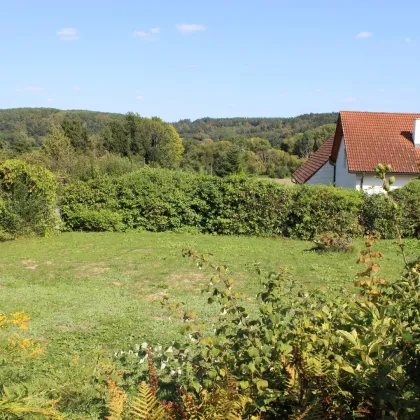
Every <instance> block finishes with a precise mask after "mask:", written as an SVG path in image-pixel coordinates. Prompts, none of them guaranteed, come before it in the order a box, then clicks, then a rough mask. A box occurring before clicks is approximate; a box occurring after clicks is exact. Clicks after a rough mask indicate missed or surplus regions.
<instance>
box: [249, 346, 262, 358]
mask: <svg viewBox="0 0 420 420" xmlns="http://www.w3.org/2000/svg"><path fill="white" fill-rule="evenodd" d="M259 354H260V352H259V351H258V349H257V348H256V347H251V348H249V349H248V355H249V357H251V358H255V357H257V356H258V355H259Z"/></svg>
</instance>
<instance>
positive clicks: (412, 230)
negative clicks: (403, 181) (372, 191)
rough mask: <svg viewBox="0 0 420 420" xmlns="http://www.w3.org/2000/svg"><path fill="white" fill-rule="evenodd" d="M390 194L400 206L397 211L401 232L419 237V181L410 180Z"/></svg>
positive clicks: (408, 235)
mask: <svg viewBox="0 0 420 420" xmlns="http://www.w3.org/2000/svg"><path fill="white" fill-rule="evenodd" d="M390 195H391V197H392V198H393V199H394V200H395V201H396V202H397V203H398V204H399V207H400V210H397V213H398V217H400V218H401V221H400V224H401V231H402V234H403V235H404V236H406V237H413V238H420V181H419V180H415V181H411V182H409V183H408V184H407V185H405V186H404V188H398V189H395V190H393V191H391V192H390Z"/></svg>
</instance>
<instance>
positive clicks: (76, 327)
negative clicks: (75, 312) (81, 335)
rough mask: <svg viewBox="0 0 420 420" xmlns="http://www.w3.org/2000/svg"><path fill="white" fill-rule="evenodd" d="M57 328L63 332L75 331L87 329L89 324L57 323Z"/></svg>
mask: <svg viewBox="0 0 420 420" xmlns="http://www.w3.org/2000/svg"><path fill="white" fill-rule="evenodd" d="M57 328H58V329H59V330H60V331H63V332H76V331H88V330H90V328H89V325H87V324H79V325H57Z"/></svg>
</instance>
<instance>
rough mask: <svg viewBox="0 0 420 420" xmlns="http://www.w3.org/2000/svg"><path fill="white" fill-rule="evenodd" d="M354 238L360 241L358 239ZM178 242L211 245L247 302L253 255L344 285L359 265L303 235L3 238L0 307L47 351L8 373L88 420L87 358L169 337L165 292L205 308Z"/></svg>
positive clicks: (392, 270)
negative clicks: (18, 316)
mask: <svg viewBox="0 0 420 420" xmlns="http://www.w3.org/2000/svg"><path fill="white" fill-rule="evenodd" d="M355 245H356V247H359V248H360V247H362V242H356V243H355ZM186 247H188V248H193V249H195V250H196V251H199V252H208V253H211V254H213V256H212V257H211V258H212V260H213V261H215V262H217V263H219V264H225V265H227V266H228V267H229V270H230V272H231V274H232V277H233V278H234V279H235V280H236V283H237V287H238V289H240V290H241V291H242V292H243V293H244V299H245V301H246V304H248V305H253V302H254V298H255V295H256V293H257V291H258V290H259V288H260V282H261V279H259V278H258V276H257V275H256V274H255V270H254V269H253V265H254V264H255V263H259V264H260V266H261V268H262V269H263V271H265V272H267V271H271V270H274V271H276V270H278V269H279V267H287V268H288V271H289V272H290V275H291V276H292V277H294V278H295V279H296V280H297V281H299V282H300V283H302V284H304V285H306V286H307V287H308V288H324V287H326V286H334V287H336V288H339V287H340V286H344V287H346V288H351V287H352V283H353V279H354V276H355V273H356V272H357V271H358V269H360V267H358V266H357V264H356V259H357V253H350V254H342V253H317V252H314V251H310V249H311V248H312V244H311V243H310V242H304V241H298V240H290V239H273V238H249V237H226V236H225V237H222V236H205V235H190V234H175V233H150V232H139V233H91V234H88V233H66V234H62V235H59V236H56V237H54V238H50V239H20V240H17V241H14V242H8V243H3V244H1V245H0V250H1V251H0V293H1V294H0V310H1V311H2V312H4V313H9V312H16V311H25V312H27V313H28V314H30V316H31V319H32V321H31V324H30V327H31V333H32V334H33V335H34V336H35V337H37V338H38V339H39V340H40V341H41V342H42V343H44V344H45V345H46V349H47V350H46V354H45V356H44V357H43V359H42V360H41V362H39V363H38V364H36V365H35V366H34V367H31V369H33V370H32V371H31V372H28V371H25V370H23V371H21V372H20V371H19V372H18V373H16V375H20V376H19V377H20V380H21V382H22V383H26V385H27V386H28V388H29V389H30V390H31V391H39V390H40V389H46V388H47V389H52V388H54V389H55V392H56V394H57V395H63V394H64V395H65V397H64V399H66V398H67V399H68V401H70V402H69V404H73V405H74V408H72V410H74V411H75V412H77V411H79V415H80V413H85V414H84V418H88V414H87V413H88V412H89V411H91V412H92V414H91V416H90V418H96V417H95V416H96V414H95V413H94V408H92V407H89V404H88V403H87V394H88V391H87V389H88V388H89V383H88V382H89V378H90V377H91V375H92V372H93V368H94V359H97V358H98V357H104V356H106V355H111V354H112V353H113V352H114V351H115V350H120V349H128V348H131V347H132V346H133V345H134V344H136V343H142V342H144V341H147V342H152V343H164V342H168V341H170V340H171V339H172V338H173V337H175V335H176V334H177V333H178V326H177V325H176V323H175V324H174V322H173V321H170V320H169V319H168V316H167V314H165V313H164V312H163V311H162V309H161V308H160V305H159V300H160V298H161V297H162V296H163V295H164V294H169V295H170V296H172V297H173V298H174V299H176V300H181V301H184V302H185V303H186V304H187V306H188V307H189V308H191V310H194V311H196V312H197V313H198V314H199V316H201V317H211V316H212V314H213V313H214V310H213V309H212V308H211V307H208V306H207V305H205V302H206V297H205V295H203V294H202V293H201V289H202V288H203V286H204V285H205V284H206V282H207V281H208V279H209V277H210V276H211V272H210V271H206V270H204V271H199V270H198V269H197V268H196V267H195V266H194V264H193V263H192V262H191V261H188V260H185V259H184V258H182V256H181V253H182V249H183V248H186ZM377 249H378V251H382V252H384V253H385V258H384V259H383V261H382V262H381V265H382V270H383V275H384V276H385V277H386V278H388V279H390V280H391V279H393V278H395V277H396V276H398V275H399V274H400V273H401V271H402V258H401V256H400V255H399V254H398V252H397V247H396V245H395V244H394V242H392V241H381V242H380V243H378V246H377ZM419 250H420V244H419V242H418V241H416V240H411V241H407V252H408V254H409V256H410V257H415V256H418V254H419ZM75 360H76V361H75ZM9 369H11V368H10V367H9ZM9 369H8V370H7V371H8V372H9V373H10V371H9ZM4 372H5V371H4V370H3V374H4ZM0 375H1V373H0ZM17 377H18V376H17ZM0 379H1V378H0ZM83 382H84V385H82V383H83ZM82 417H83V416H82Z"/></svg>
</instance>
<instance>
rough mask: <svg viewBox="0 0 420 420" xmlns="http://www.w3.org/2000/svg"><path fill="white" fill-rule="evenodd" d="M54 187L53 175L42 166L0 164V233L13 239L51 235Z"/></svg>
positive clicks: (13, 161) (14, 162)
mask: <svg viewBox="0 0 420 420" xmlns="http://www.w3.org/2000/svg"><path fill="white" fill-rule="evenodd" d="M56 188H57V184H56V181H55V178H54V175H53V174H52V173H51V172H49V171H48V170H46V169H44V168H42V167H39V166H33V165H29V164H27V163H25V162H23V161H19V160H7V161H5V162H3V163H0V230H3V231H4V232H7V233H9V234H11V235H13V236H16V235H27V234H36V235H41V236H45V235H47V234H50V233H52V232H54V231H55V228H56V224H57V217H56V213H55V210H56Z"/></svg>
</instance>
